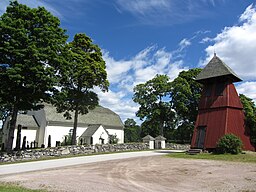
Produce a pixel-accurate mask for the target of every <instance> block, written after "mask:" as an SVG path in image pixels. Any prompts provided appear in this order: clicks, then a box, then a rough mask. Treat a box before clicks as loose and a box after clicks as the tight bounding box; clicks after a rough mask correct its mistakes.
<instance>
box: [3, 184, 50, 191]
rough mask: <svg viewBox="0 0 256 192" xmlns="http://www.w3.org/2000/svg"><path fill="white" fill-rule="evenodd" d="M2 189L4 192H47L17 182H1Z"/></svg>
mask: <svg viewBox="0 0 256 192" xmlns="http://www.w3.org/2000/svg"><path fill="white" fill-rule="evenodd" d="M0 191H3V192H46V191H45V190H33V189H27V188H24V187H21V186H18V185H15V184H10V183H0Z"/></svg>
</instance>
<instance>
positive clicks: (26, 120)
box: [16, 114, 38, 128]
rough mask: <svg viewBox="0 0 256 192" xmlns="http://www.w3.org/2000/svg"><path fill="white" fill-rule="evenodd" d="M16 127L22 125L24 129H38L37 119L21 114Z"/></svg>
mask: <svg viewBox="0 0 256 192" xmlns="http://www.w3.org/2000/svg"><path fill="white" fill-rule="evenodd" d="M16 125H17V126H18V125H21V126H23V127H29V128H38V124H37V123H36V121H35V119H34V117H33V116H31V115H25V114H19V115H18V116H17V123H16Z"/></svg>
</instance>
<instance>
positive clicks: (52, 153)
mask: <svg viewBox="0 0 256 192" xmlns="http://www.w3.org/2000/svg"><path fill="white" fill-rule="evenodd" d="M189 147H190V146H189V145H180V144H169V143H167V144H166V148H168V149H174V150H187V149H189ZM148 149H149V145H148V144H147V143H129V144H112V145H110V144H106V145H95V146H92V145H91V146H83V145H81V146H60V147H52V148H41V149H29V150H22V151H14V152H13V153H12V154H7V153H2V154H0V162H16V161H28V160H35V159H44V158H49V157H60V156H69V155H79V154H80V155H87V154H95V153H107V152H122V151H143V150H148Z"/></svg>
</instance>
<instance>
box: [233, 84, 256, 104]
mask: <svg viewBox="0 0 256 192" xmlns="http://www.w3.org/2000/svg"><path fill="white" fill-rule="evenodd" d="M236 89H237V92H238V93H240V94H244V95H246V96H247V97H249V98H251V99H253V100H254V102H255V104H256V91H255V90H256V82H244V83H241V84H238V85H237V86H236Z"/></svg>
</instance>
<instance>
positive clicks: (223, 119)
mask: <svg viewBox="0 0 256 192" xmlns="http://www.w3.org/2000/svg"><path fill="white" fill-rule="evenodd" d="M196 80H197V81H198V82H200V83H202V84H203V92H202V95H201V100H200V103H199V108H198V116H197V120H196V124H195V129H194V133H193V137H192V142H191V148H201V149H214V148H216V144H217V142H218V140H219V139H220V138H221V137H222V136H224V135H225V134H229V133H233V134H234V135H236V136H238V137H239V138H240V139H241V140H242V142H243V149H245V150H251V151H254V150H255V149H254V147H253V146H252V145H251V143H250V138H249V135H248V132H247V130H246V128H245V124H244V113H243V106H242V103H241V101H240V98H239V96H238V94H237V92H236V89H235V86H234V85H233V82H239V81H241V79H240V78H239V77H238V76H237V75H236V74H235V73H234V72H233V71H232V69H230V68H229V67H228V66H227V65H226V64H225V63H224V62H223V61H221V60H220V59H219V58H218V57H217V56H216V54H214V57H213V58H212V59H211V61H210V62H209V63H208V64H207V65H206V66H205V68H204V69H203V70H202V72H201V73H200V74H199V75H198V76H197V78H196Z"/></svg>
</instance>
